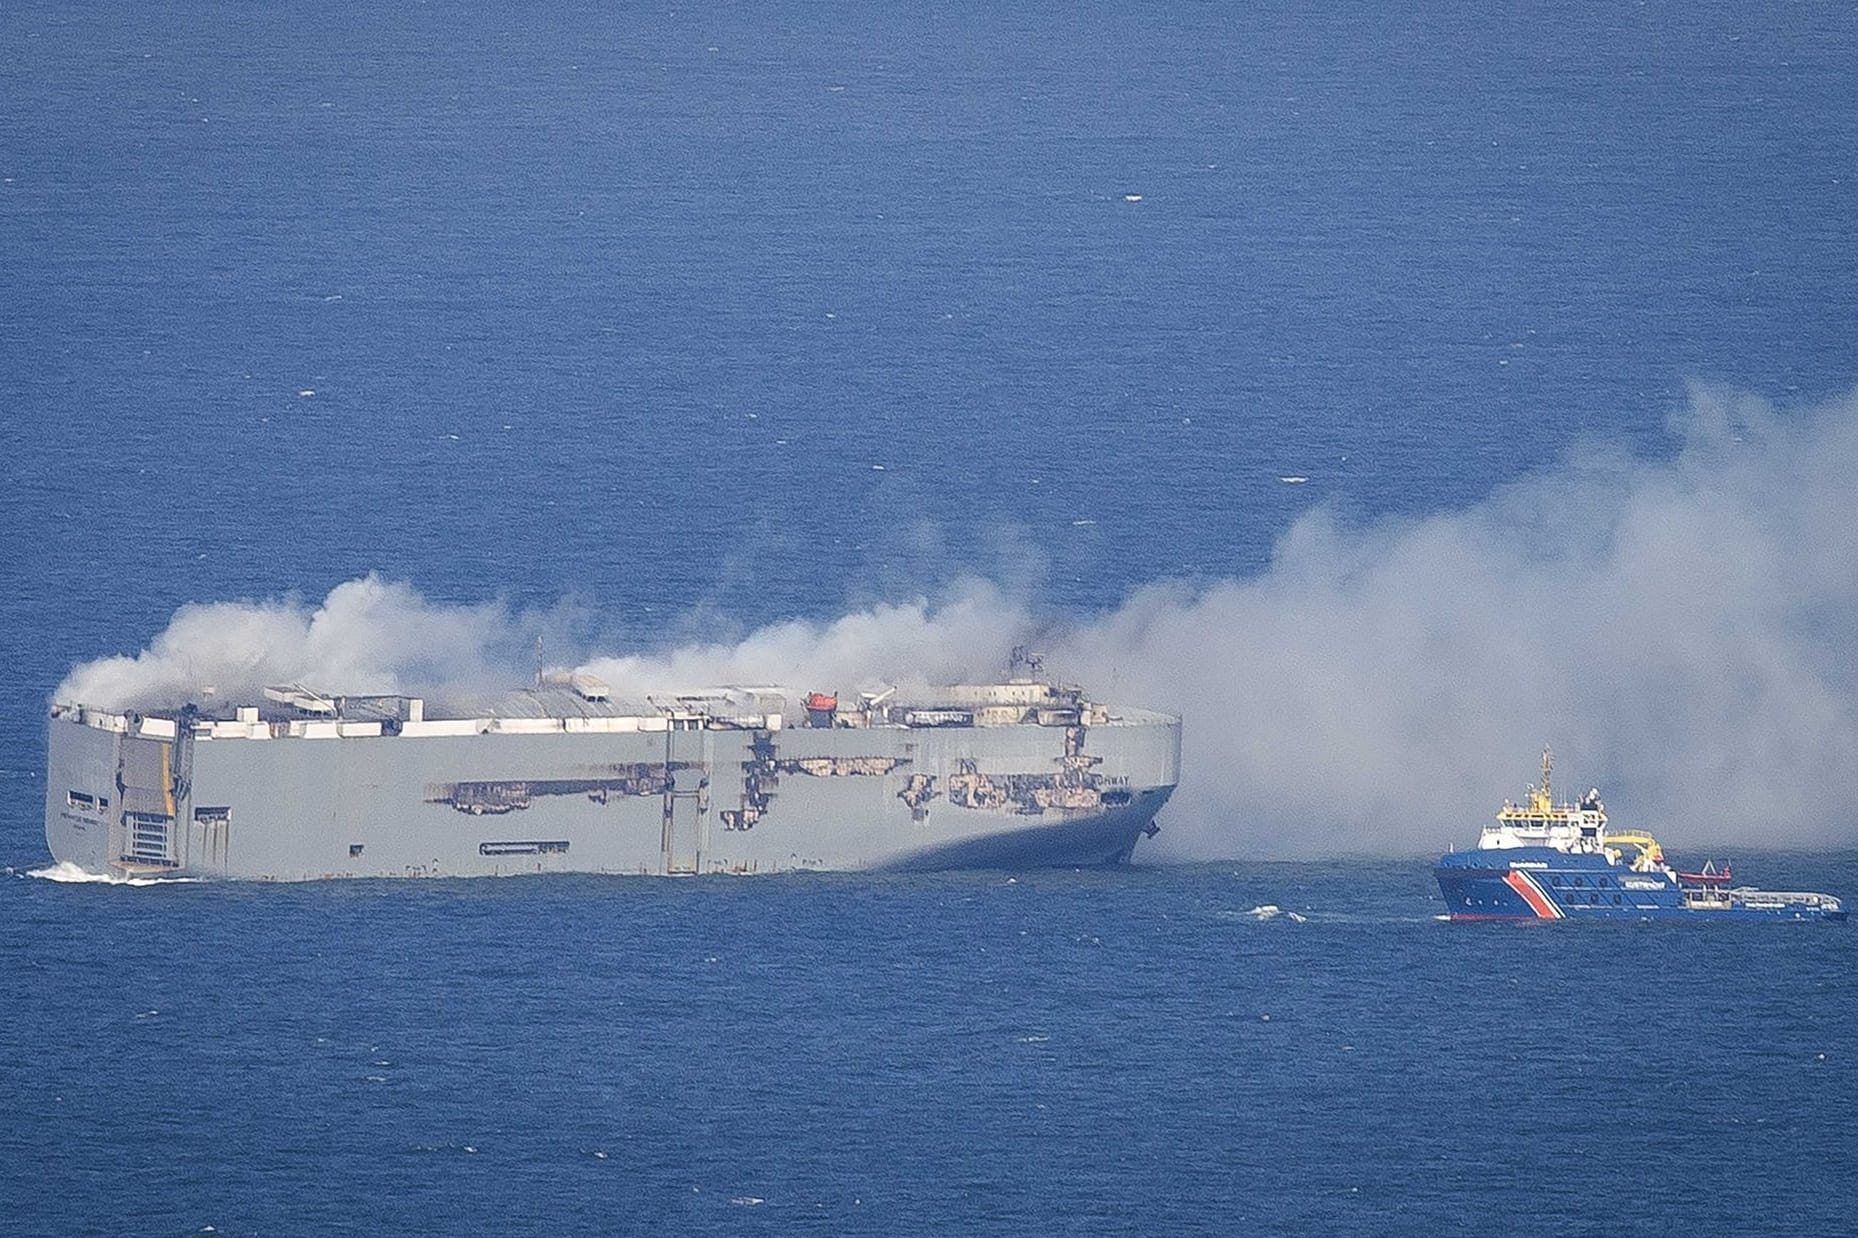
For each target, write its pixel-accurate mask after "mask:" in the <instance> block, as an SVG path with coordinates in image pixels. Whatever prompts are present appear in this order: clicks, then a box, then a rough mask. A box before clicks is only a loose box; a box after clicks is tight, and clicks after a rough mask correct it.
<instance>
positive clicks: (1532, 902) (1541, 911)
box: [1503, 868, 1562, 920]
mask: <svg viewBox="0 0 1858 1238" xmlns="http://www.w3.org/2000/svg"><path fill="white" fill-rule="evenodd" d="M1503 884H1505V885H1507V886H1509V887H1510V889H1512V890H1514V891H1516V893H1518V894H1520V895H1521V896H1522V900H1523V902H1525V903H1527V904H1529V910H1531V911H1533V912H1535V914H1536V918H1537V919H1538V920H1559V919H1561V918H1562V911H1561V908H1559V907H1557V906H1556V905H1555V900H1554V899H1552V898H1550V897H1549V896H1548V892H1547V891H1546V890H1544V889H1543V888H1542V887H1541V885H1540V883H1538V882H1537V881H1536V879H1535V878H1534V877H1531V876H1530V875H1529V874H1528V873H1525V872H1520V871H1518V870H1516V869H1514V868H1512V869H1511V870H1510V871H1509V872H1507V873H1505V874H1504V875H1503Z"/></svg>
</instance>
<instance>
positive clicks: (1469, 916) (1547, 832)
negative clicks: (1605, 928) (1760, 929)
mask: <svg viewBox="0 0 1858 1238" xmlns="http://www.w3.org/2000/svg"><path fill="white" fill-rule="evenodd" d="M1552 770H1553V764H1552V759H1551V757H1550V754H1549V752H1548V750H1547V749H1546V748H1545V749H1543V750H1542V781H1541V784H1540V785H1539V786H1533V787H1530V788H1529V789H1528V793H1527V795H1526V796H1525V797H1524V801H1523V803H1521V804H1512V803H1510V802H1509V801H1507V800H1506V801H1504V804H1503V807H1502V808H1501V809H1500V810H1499V811H1498V812H1497V819H1496V822H1495V823H1494V824H1492V825H1487V826H1485V827H1484V832H1483V834H1482V835H1481V836H1480V837H1479V838H1478V841H1477V848H1476V850H1473V851H1453V852H1450V853H1448V854H1446V855H1444V856H1442V857H1440V859H1439V863H1438V867H1437V868H1436V869H1434V870H1433V871H1434V874H1435V875H1436V876H1437V877H1438V881H1439V892H1440V893H1441V894H1443V895H1444V896H1445V906H1446V909H1447V914H1448V918H1449V919H1452V920H1667V919H1689V920H1843V919H1845V914H1846V913H1845V907H1844V904H1842V903H1841V902H1840V901H1839V900H1838V899H1837V898H1834V897H1833V896H1832V895H1830V894H1810V893H1791V892H1782V891H1775V890H1757V889H1754V888H1752V887H1748V886H1738V885H1733V884H1732V881H1733V879H1734V878H1733V872H1732V870H1731V869H1730V868H1728V867H1726V866H1725V867H1723V868H1720V869H1719V868H1718V867H1717V866H1716V865H1715V864H1714V863H1713V862H1711V863H1706V864H1704V866H1703V867H1702V869H1701V870H1699V871H1697V872H1690V873H1685V872H1679V871H1678V870H1677V869H1675V868H1673V867H1671V865H1670V864H1668V863H1667V862H1666V861H1665V856H1664V849H1663V848H1662V847H1660V846H1659V845H1658V840H1657V839H1655V838H1653V837H1652V836H1651V835H1650V834H1645V833H1639V832H1626V833H1615V832H1613V831H1611V830H1610V829H1608V827H1607V819H1606V808H1605V806H1604V805H1603V804H1601V802H1600V793H1599V791H1598V790H1590V791H1588V792H1587V794H1586V795H1584V796H1582V797H1581V798H1580V799H1579V800H1578V801H1577V802H1575V803H1572V804H1569V803H1562V804H1557V803H1555V798H1554V792H1553V790H1552V784H1551V782H1550V775H1551V773H1552Z"/></svg>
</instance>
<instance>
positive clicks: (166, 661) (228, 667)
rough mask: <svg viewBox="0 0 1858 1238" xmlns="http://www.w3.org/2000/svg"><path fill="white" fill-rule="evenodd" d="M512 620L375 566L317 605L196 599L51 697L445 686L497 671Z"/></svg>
mask: <svg viewBox="0 0 1858 1238" xmlns="http://www.w3.org/2000/svg"><path fill="white" fill-rule="evenodd" d="M511 627H512V620H511V616H510V615H509V613H508V611H506V610H505V609H504V608H503V607H501V606H499V605H496V604H485V605H479V606H446V605H442V604H437V603H433V602H429V601H427V600H426V599H425V598H423V597H421V596H420V594H419V592H418V591H417V590H415V589H414V588H413V587H412V586H410V585H406V584H401V583H396V582H392V581H385V580H382V579H380V578H379V577H377V576H366V577H363V578H361V579H359V580H350V581H345V582H343V583H342V584H339V585H337V586H336V587H335V588H334V589H332V590H330V591H329V596H328V597H326V598H324V599H323V600H322V601H321V602H320V603H318V604H316V605H314V606H312V605H309V604H306V603H304V602H303V601H301V600H300V599H296V598H283V599H271V600H267V601H258V602H205V603H193V604H190V605H187V606H183V607H181V609H180V610H179V611H177V612H175V615H174V618H173V620H172V621H171V622H170V623H169V624H168V627H167V629H166V630H165V631H163V632H162V633H161V635H159V636H157V637H156V638H155V639H154V641H153V642H152V643H151V644H150V645H149V646H148V648H147V649H144V650H143V651H142V652H141V653H138V654H136V655H134V656H132V657H131V656H119V657H110V658H100V659H98V660H97V661H94V662H86V663H84V664H82V665H81V666H78V667H75V668H74V669H73V670H72V671H71V673H70V674H69V675H67V676H66V677H65V681H64V682H63V683H62V684H60V685H59V686H58V690H57V692H55V693H54V694H53V699H54V700H58V701H69V702H79V703H82V704H86V705H94V706H97V707H98V708H102V709H147V708H153V707H155V706H160V705H169V706H172V705H178V704H181V703H183V702H186V701H200V700H202V699H203V698H205V697H215V696H216V697H218V698H219V699H222V700H230V701H238V702H247V701H255V700H257V699H258V693H259V691H260V689H262V688H263V687H265V686H266V685H268V684H288V683H298V682H301V683H306V684H308V685H310V686H312V687H315V688H317V689H318V690H321V691H329V692H343V693H368V692H399V691H402V690H432V691H433V692H434V694H435V695H442V694H443V692H444V690H445V689H446V688H448V687H453V686H469V685H476V684H482V683H486V682H490V681H491V680H493V679H494V678H495V677H496V676H497V674H498V673H499V672H498V670H497V668H496V666H495V663H494V661H493V660H492V650H493V649H494V648H496V647H497V646H499V645H500V644H506V643H507V641H506V639H505V638H506V637H507V636H508V635H509V633H510V631H511ZM503 673H504V674H505V675H506V677H507V671H506V672H503Z"/></svg>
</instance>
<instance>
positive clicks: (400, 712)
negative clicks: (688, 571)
mask: <svg viewBox="0 0 1858 1238" xmlns="http://www.w3.org/2000/svg"><path fill="white" fill-rule="evenodd" d="M789 699H790V694H789V693H787V692H786V691H785V690H783V689H779V688H769V687H729V688H719V689H715V690H710V691H701V692H691V693H681V694H668V695H663V696H652V697H649V698H647V699H645V700H621V699H617V698H615V697H614V696H613V694H612V693H611V691H610V690H609V688H608V686H607V685H606V684H605V683H604V682H602V681H601V680H599V679H597V678H595V677H593V676H591V675H587V674H582V673H551V674H548V675H543V676H538V678H537V682H536V684H535V685H534V686H533V687H531V688H528V689H525V690H522V691H518V692H514V693H510V694H508V695H506V696H502V697H500V698H497V699H495V700H493V701H490V702H486V703H483V704H474V705H472V706H470V707H468V708H456V707H454V708H451V709H448V710H447V711H445V712H444V714H443V716H435V714H434V713H433V712H430V711H428V709H427V707H426V701H425V700H424V699H423V698H421V697H416V696H400V695H393V696H334V695H328V694H325V693H322V692H319V691H317V690H316V689H314V688H313V687H306V686H304V685H297V684H291V685H279V686H275V687H271V688H267V689H265V690H264V692H263V693H262V695H261V697H260V698H259V699H258V700H256V701H253V702H250V703H243V704H236V705H230V706H227V705H217V706H213V707H202V706H199V705H189V706H186V707H183V708H179V709H173V710H162V711H148V712H117V711H110V710H100V709H95V708H91V707H88V706H86V705H83V704H77V703H70V704H65V703H60V704H56V705H54V706H53V707H52V710H51V718H50V725H49V761H48V766H49V769H48V782H47V788H48V789H47V793H46V809H45V823H46V824H45V835H46V841H47V844H48V845H49V846H50V848H51V852H52V855H53V857H54V858H55V859H57V860H59V861H65V862H69V863H72V864H75V865H77V866H79V867H81V868H83V869H85V870H87V871H91V872H95V873H102V874H115V875H151V874H152V875H183V874H184V875H190V876H210V877H227V878H247V879H258V880H280V881H296V880H309V879H316V878H324V877H386V876H392V877H402V876H405V877H416V876H418V877H452V876H476V875H493V874H512V873H530V872H610V873H658V874H695V873H716V872H729V873H772V872H783V871H788V870H793V869H872V868H961V867H1030V866H1041V865H1089V864H1104V863H1111V862H1116V861H1119V860H1126V859H1127V858H1128V857H1129V855H1130V854H1131V852H1132V851H1133V850H1134V848H1135V845H1136V843H1137V841H1138V840H1139V839H1140V838H1141V837H1142V836H1143V835H1144V834H1145V833H1150V834H1152V833H1153V832H1154V830H1155V828H1156V827H1155V825H1154V818H1155V814H1156V812H1157V811H1158V810H1159V809H1160V808H1161V806H1162V805H1163V804H1164V803H1165V802H1166V801H1167V798H1168V796H1169V795H1170V794H1171V793H1172V791H1173V789H1174V785H1175V783H1176V782H1177V781H1178V778H1179V769H1180V720H1179V719H1178V718H1174V717H1171V716H1168V715H1165V714H1159V713H1153V712H1150V711H1146V710H1139V709H1123V708H1113V707H1111V706H1108V705H1104V704H1102V703H1099V702H1096V701H1092V700H1090V699H1088V698H1087V697H1086V696H1085V695H1084V694H1083V693H1082V692H1081V691H1080V690H1078V689H1076V688H1071V687H1065V686H1061V685H1055V684H1052V683H1048V682H1044V681H1040V680H1030V679H1022V680H1011V681H1007V682H1002V683H987V684H959V685H952V686H948V687H942V688H934V689H927V690H922V691H917V692H914V693H910V692H899V691H897V690H895V689H889V690H880V691H877V692H868V693H862V694H858V695H856V696H852V697H849V698H847V700H846V701H845V703H844V704H843V705H842V704H841V702H840V697H839V695H838V694H836V693H827V692H815V693H812V694H810V695H809V696H807V697H805V698H803V699H802V701H801V704H800V706H799V707H797V708H791V709H790V708H789V705H788V701H789Z"/></svg>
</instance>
